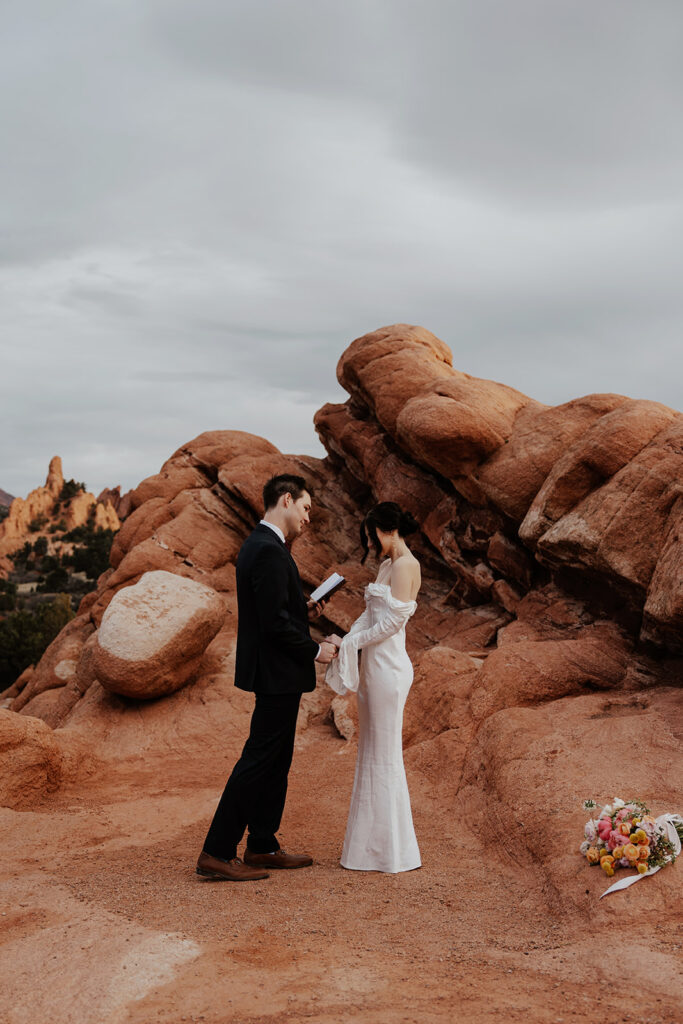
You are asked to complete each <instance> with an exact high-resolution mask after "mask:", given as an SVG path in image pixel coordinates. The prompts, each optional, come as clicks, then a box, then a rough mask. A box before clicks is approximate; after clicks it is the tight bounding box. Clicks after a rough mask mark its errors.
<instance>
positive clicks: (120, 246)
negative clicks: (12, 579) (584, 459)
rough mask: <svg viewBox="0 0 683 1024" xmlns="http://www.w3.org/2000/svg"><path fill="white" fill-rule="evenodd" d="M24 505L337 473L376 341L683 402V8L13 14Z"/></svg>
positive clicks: (11, 463)
mask: <svg viewBox="0 0 683 1024" xmlns="http://www.w3.org/2000/svg"><path fill="white" fill-rule="evenodd" d="M5 21H6V26H5V31H4V33H3V41H2V44H1V45H2V50H3V52H2V60H1V61H0V85H1V86H2V87H1V88H0V116H1V117H2V126H3V139H4V141H5V146H4V149H5V152H6V153H7V154H9V158H8V159H5V160H4V161H3V162H2V164H0V194H2V196H3V211H4V212H3V226H2V231H3V244H2V247H1V249H0V308H1V309H2V314H1V316H2V325H1V326H2V338H3V341H2V364H1V365H2V383H3V388H2V404H1V406H0V407H1V408H2V413H3V425H2V429H1V431H0V437H1V438H2V441H3V442H4V443H3V452H2V459H1V460H0V486H2V487H3V488H5V489H6V490H10V491H11V492H12V493H19V494H21V493H25V492H26V491H28V490H29V489H30V488H31V487H33V486H35V485H36V484H37V483H38V482H40V480H41V478H42V477H43V475H44V473H45V470H46V466H47V461H48V459H49V458H50V456H51V455H52V454H54V453H55V452H59V453H60V454H61V455H62V456H63V457H64V461H65V470H66V472H67V474H68V475H73V476H75V477H77V478H79V479H80V478H85V479H86V481H87V482H88V483H89V485H90V486H91V487H92V488H94V489H96V490H98V489H99V488H101V487H103V486H105V485H108V484H114V483H118V482H121V483H122V484H123V485H124V487H128V486H133V485H134V484H135V483H137V482H138V480H139V479H140V478H141V477H143V476H145V475H147V474H149V473H151V472H155V471H156V469H157V468H158V466H159V465H160V463H161V462H162V461H163V460H164V459H165V458H166V457H167V456H168V454H170V452H171V451H173V450H174V448H176V447H177V446H178V445H179V444H181V443H182V442H183V441H185V440H188V439H189V438H190V437H191V436H193V435H194V434H197V433H199V432H200V431H202V430H205V429H218V428H238V429H246V430H251V431H253V432H256V433H260V434H263V435H265V436H267V437H269V438H270V439H271V440H272V441H274V442H275V443H276V444H278V445H279V446H280V447H281V448H283V450H288V451H301V452H310V453H313V454H321V453H322V450H321V448H320V446H319V444H318V442H317V439H316V438H315V434H314V431H313V427H312V423H311V419H312V414H313V412H314V411H315V409H316V408H318V407H319V406H320V405H321V404H322V403H323V402H325V401H327V400H340V399H343V393H342V392H341V390H340V389H339V387H338V385H337V384H336V380H335V373H334V371H335V366H336V362H337V359H338V358H339V355H340V354H341V352H342V351H343V349H344V348H345V347H346V345H347V344H348V343H349V342H350V341H351V340H352V339H353V338H354V337H356V336H358V335H359V334H362V333H364V332H365V331H367V330H372V329H374V328H375V327H378V326H381V325H383V324H387V323H393V322H397V321H407V322H412V323H421V324H423V325H424V326H426V327H428V328H430V329H431V330H433V331H434V332H435V333H436V334H438V335H439V336H440V337H442V338H443V339H444V340H445V341H446V342H447V343H448V344H449V345H450V346H451V348H452V349H453V354H454V363H455V365H456V366H457V367H458V368H460V369H463V370H465V371H467V372H469V373H472V374H475V375H479V376H485V377H491V378H493V379H496V380H502V381H504V382H506V383H509V384H511V385H513V386H515V387H517V388H519V389H520V390H522V391H525V392H527V393H529V394H531V395H533V396H534V397H537V398H539V399H541V400H542V401H545V402H549V403H555V402H561V401H566V400H567V399H569V398H572V397H575V396H577V395H579V394H585V393H588V392H590V391H622V392H625V393H628V394H633V395H636V396H638V397H646V398H652V399H656V400H659V401H663V402H665V403H667V404H670V405H673V406H676V407H679V408H680V407H681V406H682V405H683V394H682V393H681V383H680V382H681V380H682V379H683V373H682V372H681V370H682V369H683V367H682V365H681V364H682V363H683V359H682V357H681V347H680V324H681V320H682V318H683V317H682V314H683V298H682V296H681V291H680V285H679V282H680V276H681V256H680V251H681V228H682V222H683V197H682V194H681V193H682V189H681V184H680V183H681V181H682V180H683V139H682V136H681V132H680V128H679V120H680V117H679V109H678V104H679V97H680V95H681V87H682V85H683V83H682V82H681V77H682V72H681V68H680V60H679V59H678V55H679V53H680V49H681V41H682V40H681V35H682V31H683V12H682V11H681V9H680V6H679V5H678V4H676V3H673V2H671V3H669V2H665V0H662V2H660V3H658V4H657V5H654V6H652V5H650V6H649V7H647V8H646V6H645V5H642V4H640V3H635V2H616V0H606V2H603V3H601V4H599V5H595V4H589V3H587V2H571V3H570V2H569V0H567V2H560V3H556V4H548V3H546V2H542V0H536V2H532V0H519V2H517V3H516V4H514V5H510V4H509V3H506V2H504V0H495V2H494V0H481V2H479V3H477V4H472V3H467V2H464V0H455V2H447V0H426V2H425V3H422V4H420V5H416V4H414V3H408V2H407V0H349V2H348V3H347V4H345V5H339V4H333V3H331V2H327V0H318V2H317V3H311V2H303V0H298V2H292V3H288V4H282V3H278V2H276V0H268V2H266V0H262V2H254V0H251V2H249V3H247V2H246V0H244V2H242V0H240V2H236V0H197V2H195V3H193V4H191V5H188V4H186V3H182V2H181V0H148V2H146V3H144V4H139V3H138V4H134V3H133V2H132V0H121V2H119V3H117V4H112V5H102V4H95V5H93V4H86V3H85V2H84V0H76V2H74V3H72V4H70V5H68V6H67V8H64V7H63V6H62V7H59V8H57V7H55V5H54V4H51V3H48V2H47V0H43V2H38V0H33V2H31V0H29V2H27V3H26V4H24V5H21V6H19V5H14V7H13V9H12V11H11V12H10V13H8V14H6V19H5Z"/></svg>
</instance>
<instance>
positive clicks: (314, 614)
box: [306, 598, 325, 619]
mask: <svg viewBox="0 0 683 1024" xmlns="http://www.w3.org/2000/svg"><path fill="white" fill-rule="evenodd" d="M306 607H307V608H308V617H309V619H319V618H320V616H321V615H322V613H323V608H324V607H325V599H324V598H323V600H322V601H307V602H306Z"/></svg>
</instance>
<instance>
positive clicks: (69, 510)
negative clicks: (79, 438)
mask: <svg viewBox="0 0 683 1024" xmlns="http://www.w3.org/2000/svg"><path fill="white" fill-rule="evenodd" d="M63 487H64V474H63V472H62V460H61V459H60V457H59V456H58V455H55V456H54V458H52V459H51V460H50V466H49V469H48V474H47V479H46V480H45V485H44V486H43V487H37V488H36V489H35V490H33V491H31V493H30V494H29V495H28V496H27V497H26V498H15V499H14V500H13V502H12V504H11V506H10V510H9V514H8V516H7V517H6V518H5V519H4V520H3V521H2V522H0V559H3V558H6V557H7V556H9V555H11V554H12V553H13V552H14V551H16V550H17V549H18V548H20V547H21V546H22V544H23V543H24V542H25V541H26V540H28V539H30V540H31V541H32V542H33V541H35V540H36V539H37V538H38V537H39V536H41V535H42V536H48V529H49V528H50V527H53V528H54V527H56V526H57V524H58V523H59V524H62V520H63V521H64V522H63V525H61V528H62V530H64V529H66V530H73V529H74V528H75V527H77V526H83V525H84V524H85V523H87V522H88V521H89V520H90V519H91V518H92V519H93V521H94V524H95V526H96V527H102V529H109V530H118V528H119V526H120V525H121V523H120V521H119V517H118V515H117V514H116V510H115V508H114V506H113V505H112V503H111V502H110V501H109V500H108V499H105V500H104V501H99V500H96V499H95V496H94V495H93V494H90V493H88V492H87V491H83V490H80V491H78V492H77V493H76V494H74V495H73V496H71V497H69V498H64V499H62V498H61V495H62V488H63ZM37 522H39V523H41V525H40V527H39V528H36V523H37ZM32 524H33V529H31V526H32ZM54 546H55V544H54V539H53V538H52V537H51V543H50V547H51V549H52V548H54Z"/></svg>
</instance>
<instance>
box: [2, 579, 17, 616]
mask: <svg viewBox="0 0 683 1024" xmlns="http://www.w3.org/2000/svg"><path fill="white" fill-rule="evenodd" d="M16 606H17V585H16V583H12V581H11V580H0V612H11V611H14V609H15V608H16Z"/></svg>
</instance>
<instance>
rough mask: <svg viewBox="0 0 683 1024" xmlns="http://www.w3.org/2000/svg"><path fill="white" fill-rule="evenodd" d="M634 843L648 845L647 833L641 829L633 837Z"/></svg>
mask: <svg viewBox="0 0 683 1024" xmlns="http://www.w3.org/2000/svg"><path fill="white" fill-rule="evenodd" d="M631 842H632V843H647V832H645V830H644V829H642V828H639V829H638V830H637V831H636V832H634V833H633V835H632V836H631Z"/></svg>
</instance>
